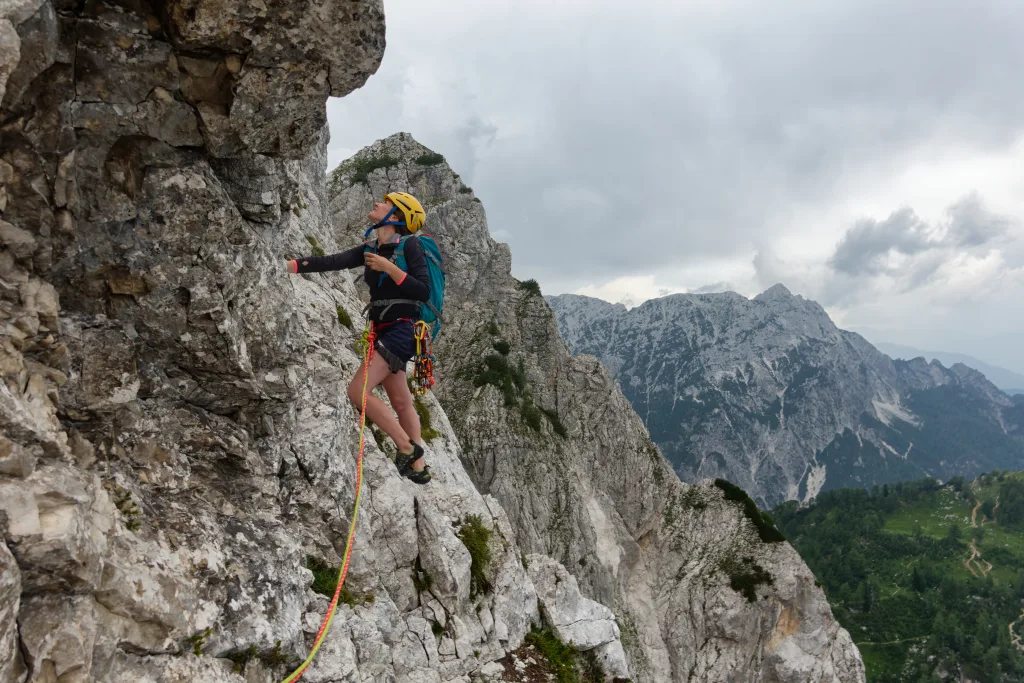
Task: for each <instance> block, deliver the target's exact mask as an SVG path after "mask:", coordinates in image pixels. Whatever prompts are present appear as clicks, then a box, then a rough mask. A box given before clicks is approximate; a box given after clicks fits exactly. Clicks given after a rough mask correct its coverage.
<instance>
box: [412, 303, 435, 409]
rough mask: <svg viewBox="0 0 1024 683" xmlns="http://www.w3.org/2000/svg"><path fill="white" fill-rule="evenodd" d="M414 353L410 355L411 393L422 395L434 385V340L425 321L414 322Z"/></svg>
mask: <svg viewBox="0 0 1024 683" xmlns="http://www.w3.org/2000/svg"><path fill="white" fill-rule="evenodd" d="M415 337H416V355H415V356H413V357H412V360H413V371H412V393H414V394H416V395H423V394H425V393H427V390H428V389H430V388H431V387H433V386H434V342H433V340H432V339H431V336H430V330H429V329H428V328H427V323H425V322H424V321H422V320H419V321H417V322H416V323H415Z"/></svg>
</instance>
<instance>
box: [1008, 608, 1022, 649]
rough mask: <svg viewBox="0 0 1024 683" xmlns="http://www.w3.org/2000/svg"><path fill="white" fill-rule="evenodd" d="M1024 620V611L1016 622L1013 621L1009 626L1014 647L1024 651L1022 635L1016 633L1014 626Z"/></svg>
mask: <svg viewBox="0 0 1024 683" xmlns="http://www.w3.org/2000/svg"><path fill="white" fill-rule="evenodd" d="M1022 618H1024V610H1021V612H1020V616H1019V617H1017V618H1016V619H1015V620H1013V621H1011V622H1010V626H1009V629H1010V641H1011V642H1012V643H1013V644H1014V646H1015V647H1016V648H1017V649H1018V650H1024V644H1022V643H1021V635H1020V634H1019V633H1015V632H1014V630H1013V625H1014V624H1016V623H1017V622H1018V621H1020V620H1021V619H1022Z"/></svg>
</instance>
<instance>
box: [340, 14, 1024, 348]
mask: <svg viewBox="0 0 1024 683" xmlns="http://www.w3.org/2000/svg"><path fill="white" fill-rule="evenodd" d="M681 5H682V4H681V3H676V2H670V1H669V0H664V1H663V2H638V3H630V4H628V5H627V4H624V3H618V2H616V3H612V2H606V1H593V2H581V1H570V2H563V3H546V2H540V1H539V0H537V1H532V0H523V1H521V2H503V1H500V0H495V1H494V2H493V3H478V2H470V1H469V0H450V1H448V2H443V3H441V2H437V3H428V2H423V1H422V0H386V2H385V9H386V12H387V21H388V49H387V53H386V54H385V57H384V62H383V64H382V66H381V69H380V71H379V72H378V74H376V75H375V76H373V77H372V78H371V79H370V80H369V82H368V83H367V85H366V86H364V87H363V88H362V89H360V90H359V91H356V92H355V93H353V94H352V95H350V96H348V97H347V98H345V99H343V100H340V101H332V102H331V104H330V108H329V115H330V121H331V134H332V154H333V155H334V156H333V157H332V161H333V162H334V163H337V162H338V161H340V160H341V159H340V158H339V156H340V155H341V154H342V153H349V154H350V153H352V152H354V151H355V150H356V149H358V148H360V147H362V146H364V145H366V144H369V143H371V142H372V141H373V140H375V139H378V138H382V137H385V136H387V135H390V134H391V133H394V132H396V131H398V130H404V131H408V132H410V133H412V134H413V135H414V136H415V137H416V138H417V139H418V140H420V141H421V142H423V143H424V144H426V145H428V146H430V147H432V148H434V149H436V150H437V151H439V152H441V153H443V154H444V155H445V156H446V157H447V158H448V160H449V162H450V163H451V164H452V166H453V167H454V168H455V170H456V171H458V172H459V173H461V174H462V176H463V178H464V180H465V181H466V182H467V184H470V185H472V187H473V188H474V190H475V191H476V193H477V195H478V196H479V197H480V198H481V199H482V201H483V202H484V206H485V207H486V209H487V216H488V222H489V225H490V228H491V230H492V232H493V233H495V234H498V235H500V236H501V237H502V239H503V240H505V241H507V242H509V244H510V246H511V247H512V252H513V270H514V272H515V273H516V275H517V276H518V277H521V278H524V279H525V278H535V279H537V280H538V281H539V282H540V283H541V285H542V287H543V288H544V290H545V292H548V293H557V292H560V291H572V290H575V289H578V288H580V287H583V286H587V285H595V284H600V283H602V282H607V281H610V280H614V279H615V278H628V277H634V278H636V277H638V276H644V275H650V274H657V275H658V277H657V282H658V283H659V285H657V286H656V287H655V288H653V289H652V291H651V292H650V295H656V294H657V289H658V288H662V287H665V286H667V285H668V284H672V286H673V287H675V286H676V283H670V282H667V281H670V280H671V278H672V277H673V274H675V273H679V272H683V271H687V270H688V269H690V270H692V269H694V268H699V267H700V266H701V264H706V263H709V262H713V261H721V260H725V259H734V260H736V261H738V262H743V263H746V264H750V258H751V256H752V255H753V254H755V253H757V254H758V257H757V258H759V259H760V267H757V264H755V265H754V267H750V272H751V275H750V277H751V278H752V282H755V281H757V282H760V279H761V278H762V277H763V276H764V275H765V273H766V272H767V271H769V270H770V271H771V275H772V281H771V282H768V283H767V284H768V285H770V284H774V282H780V281H781V282H784V283H786V284H787V286H790V288H791V289H792V290H793V291H794V292H796V291H798V290H800V289H801V288H800V285H801V283H806V287H804V288H803V290H802V291H800V293H803V294H804V295H805V296H811V297H815V296H819V297H821V299H822V300H823V303H825V302H826V300H829V299H831V300H833V301H835V302H839V301H841V300H842V301H848V300H849V296H847V297H845V298H843V297H840V296H838V295H836V296H831V295H830V294H829V292H830V291H832V290H833V289H836V290H838V289H841V287H839V286H838V285H836V284H835V283H836V282H840V281H841V280H842V278H847V279H851V280H856V281H858V282H860V281H863V280H864V278H873V277H878V276H881V275H885V274H886V272H887V271H886V268H887V267H888V266H889V265H890V264H889V259H890V257H898V258H902V259H903V260H904V262H905V264H906V263H909V264H910V265H909V266H907V267H908V268H909V271H908V272H907V273H905V274H900V276H899V278H898V280H899V281H898V283H897V284H895V285H894V288H893V293H894V294H898V293H899V292H910V291H914V290H915V289H916V288H918V287H919V286H920V285H921V284H922V283H925V282H930V281H932V279H933V277H934V276H935V274H936V272H938V271H939V270H940V269H941V263H940V259H938V256H939V255H943V256H944V257H945V256H950V255H951V254H954V253H956V250H957V249H961V250H962V251H963V252H964V253H973V252H972V250H974V251H978V250H981V249H984V248H985V247H986V245H989V244H991V243H993V241H994V240H996V239H997V237H998V239H1002V240H1004V242H1005V241H1006V240H1013V239H1016V240H1021V239H1022V237H1021V236H1020V231H1019V227H1014V226H1013V225H1012V224H1010V223H1005V222H1004V223H1000V222H999V221H997V220H995V219H993V217H991V216H988V215H987V214H986V213H985V210H984V209H983V207H982V202H981V201H980V200H978V199H976V198H975V199H971V198H970V197H971V195H970V193H972V192H974V191H981V192H982V193H984V192H985V190H986V187H984V186H983V179H971V180H966V181H965V185H964V186H963V187H960V188H958V189H957V190H956V192H955V195H953V196H950V197H946V198H945V199H943V200H941V201H942V203H943V204H949V203H952V202H954V200H956V198H957V197H962V196H965V195H966V196H968V198H969V199H968V200H965V202H966V203H958V204H957V205H955V206H953V207H952V208H951V209H950V211H949V212H948V215H947V216H946V217H945V218H944V219H943V220H942V221H935V220H932V221H930V222H929V221H926V220H924V219H922V218H921V217H920V215H923V214H924V213H927V212H924V211H923V210H922V207H917V212H915V211H914V210H911V209H901V208H899V204H900V203H904V202H902V201H901V200H899V199H897V200H896V202H895V203H894V205H893V206H892V208H891V209H889V211H891V212H892V215H889V216H887V217H886V216H885V215H884V214H883V215H881V216H878V215H876V216H875V218H873V219H864V220H862V221H860V222H858V223H856V224H853V225H851V224H850V222H847V221H837V222H832V223H826V224H822V223H820V222H818V223H813V224H812V223H811V222H809V221H805V223H798V222H794V219H793V218H792V216H793V215H794V214H795V213H797V211H796V210H797V209H799V210H800V211H803V212H805V213H807V214H813V215H828V214H829V210H830V209H831V207H833V206H839V205H842V204H843V203H844V202H847V201H848V198H849V196H850V195H851V193H854V192H855V191H856V192H858V193H860V194H861V195H863V194H864V193H870V192H871V191H872V188H878V190H879V191H880V192H881V191H882V190H885V191H886V192H887V194H886V195H885V196H887V197H888V196H891V195H892V192H891V190H892V188H893V187H894V178H897V177H899V175H900V173H902V172H903V171H904V170H905V169H907V168H910V167H912V166H915V165H920V164H922V163H927V161H928V160H929V159H931V158H932V157H934V156H935V153H936V151H942V150H952V149H956V150H967V151H969V152H970V153H976V154H978V155H983V154H999V153H1001V152H1002V151H1004V150H1006V149H1007V148H1008V147H1009V146H1010V145H1011V144H1012V143H1013V142H1014V141H1015V140H1017V139H1018V138H1020V136H1021V135H1022V134H1024V95H1022V94H1021V90H1020V88H1019V74H1020V73H1022V72H1024V41H1022V40H1020V39H1019V38H1020V27H1022V26H1024V3H1020V2H1018V1H1016V0H1014V1H1009V0H1004V1H993V2H986V3H974V4H970V5H968V4H965V3H957V2H952V1H951V0H940V1H938V2H934V3H922V2H918V1H916V0H913V1H912V0H902V1H900V0H897V1H893V2H881V1H866V2H865V1H860V0H843V1H840V0H836V1H834V2H828V3H806V2H796V1H792V0H786V1H783V2H777V3H761V2H753V1H746V2H737V1H731V0H721V1H718V2H699V3H687V4H686V6H685V7H683V6H681ZM935 208H938V207H935ZM581 209H585V211H582V210H581ZM872 213H874V212H872ZM919 214H920V215H919ZM584 215H585V216H586V218H585V219H583V218H582V216H584ZM1000 230H1001V231H1002V232H1000ZM800 231H806V233H807V234H808V235H814V236H816V238H817V239H818V240H819V241H821V239H822V238H823V237H832V238H834V239H833V240H832V242H831V244H832V245H833V248H832V249H829V248H828V247H827V246H826V247H824V248H823V249H822V251H821V253H820V255H819V256H818V257H817V258H818V259H819V260H818V261H817V265H816V267H815V266H814V264H811V265H808V264H807V263H806V262H802V263H800V264H799V266H798V267H797V266H793V265H792V264H793V263H795V262H796V261H795V260H794V259H795V257H794V256H793V254H791V253H788V252H787V251H786V250H785V247H783V246H780V245H784V244H791V243H792V242H793V240H794V239H795V238H798V237H799V234H800ZM936 231H937V232H936ZM1000 235H1001V237H999V236H1000ZM784 238H786V239H784ZM786 240H788V241H786ZM567 243H571V244H572V250H571V256H568V255H567V251H566V250H565V249H564V248H561V247H560V246H559V245H564V244H567ZM936 245H941V248H938V247H937V246H936ZM1004 246H1005V245H1004ZM1011 251H1012V250H1011ZM772 252H774V253H772ZM1006 267H1007V268H1009V267H1012V265H1007V266H1006ZM812 271H813V274H812ZM736 278H737V276H736V274H735V273H730V274H725V273H721V274H717V275H716V274H711V275H709V276H708V277H707V279H706V280H705V281H704V282H696V283H688V284H687V285H686V286H687V287H690V288H692V289H696V288H699V287H702V286H705V287H708V288H713V287H714V285H710V286H709V285H707V283H714V282H732V283H736ZM1022 294H1024V293H1022ZM1021 317H1022V318H1024V316H1021ZM1022 326H1024V323H1022ZM1021 334H1024V329H1022V330H1021ZM1022 364H1024V363H1022Z"/></svg>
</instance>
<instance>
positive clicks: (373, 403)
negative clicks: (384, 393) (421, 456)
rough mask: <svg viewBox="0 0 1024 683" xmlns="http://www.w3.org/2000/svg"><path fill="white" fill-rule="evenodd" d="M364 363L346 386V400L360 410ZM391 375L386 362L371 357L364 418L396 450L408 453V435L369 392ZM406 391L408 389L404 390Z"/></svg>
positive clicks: (410, 445) (382, 404) (409, 446)
mask: <svg viewBox="0 0 1024 683" xmlns="http://www.w3.org/2000/svg"><path fill="white" fill-rule="evenodd" d="M364 365H365V361H364V362H363V363H360V364H359V370H358V371H357V372H356V374H355V377H353V378H352V381H351V382H349V385H348V400H350V401H351V402H352V405H354V406H355V407H356V410H360V409H361V408H362V405H363V366H364ZM390 374H391V368H389V367H388V362H387V361H386V360H384V359H383V358H381V357H380V356H378V355H376V354H375V355H374V356H373V360H371V361H370V372H369V376H368V378H367V382H366V417H368V418H369V419H371V420H373V423H374V424H375V425H377V426H378V427H380V428H381V429H383V430H384V433H385V434H387V435H388V436H390V437H391V440H392V441H394V442H395V445H396V446H398V450H400V451H402V452H405V453H408V452H410V451H412V442H411V441H410V440H409V435H408V434H406V433H405V430H404V429H402V426H401V425H400V424H399V423H398V421H397V420H396V419H395V416H394V415H392V414H391V411H390V410H389V409H388V407H387V406H386V405H385V404H384V401H382V400H380V399H379V398H377V397H376V396H374V395H373V393H372V392H371V390H372V389H373V388H374V387H375V386H377V385H378V384H380V383H381V381H383V380H384V379H385V378H386V377H387V376H388V375H390ZM406 391H408V388H406Z"/></svg>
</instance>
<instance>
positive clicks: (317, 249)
mask: <svg viewBox="0 0 1024 683" xmlns="http://www.w3.org/2000/svg"><path fill="white" fill-rule="evenodd" d="M306 241H307V242H309V246H311V247H313V256H324V255H325V254H326V253H327V252H326V251H324V249H323V247H321V246H320V242H318V241H317V239H316V236H315V235H306Z"/></svg>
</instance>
